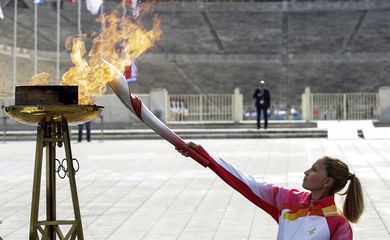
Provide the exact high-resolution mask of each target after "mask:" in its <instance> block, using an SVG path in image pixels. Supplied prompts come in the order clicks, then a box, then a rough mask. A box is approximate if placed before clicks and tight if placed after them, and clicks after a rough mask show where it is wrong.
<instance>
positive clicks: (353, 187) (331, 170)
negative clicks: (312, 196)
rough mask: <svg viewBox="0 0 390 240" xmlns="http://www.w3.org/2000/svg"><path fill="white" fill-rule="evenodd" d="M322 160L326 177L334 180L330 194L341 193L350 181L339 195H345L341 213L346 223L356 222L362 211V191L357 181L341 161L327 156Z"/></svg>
mask: <svg viewBox="0 0 390 240" xmlns="http://www.w3.org/2000/svg"><path fill="white" fill-rule="evenodd" d="M323 159H324V160H325V161H324V163H325V167H326V172H327V174H328V177H331V178H333V179H334V185H333V188H332V189H331V190H330V193H331V194H335V193H338V192H339V191H341V190H342V189H343V188H344V187H345V185H346V184H347V183H348V181H350V182H349V186H348V188H347V190H346V191H345V192H344V193H340V194H341V195H345V201H344V206H343V212H344V216H345V218H347V219H348V221H350V222H352V223H356V222H358V221H359V218H360V216H361V215H362V214H363V211H364V198H363V190H362V186H361V184H360V181H359V179H358V178H357V177H356V176H355V174H352V173H350V172H349V168H348V165H347V164H346V163H344V162H343V161H341V160H339V159H336V158H332V157H327V156H326V157H324V158H323Z"/></svg>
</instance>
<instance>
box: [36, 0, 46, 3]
mask: <svg viewBox="0 0 390 240" xmlns="http://www.w3.org/2000/svg"><path fill="white" fill-rule="evenodd" d="M34 3H35V4H44V3H45V0H34Z"/></svg>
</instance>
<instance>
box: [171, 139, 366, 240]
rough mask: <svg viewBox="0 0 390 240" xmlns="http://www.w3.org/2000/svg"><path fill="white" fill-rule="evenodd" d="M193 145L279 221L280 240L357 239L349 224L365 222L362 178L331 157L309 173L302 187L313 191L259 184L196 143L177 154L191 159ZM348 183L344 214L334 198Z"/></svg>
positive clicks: (229, 181)
mask: <svg viewBox="0 0 390 240" xmlns="http://www.w3.org/2000/svg"><path fill="white" fill-rule="evenodd" d="M189 147H191V148H193V149H195V151H197V152H198V153H200V154H201V155H203V156H205V157H207V160H209V164H208V166H207V167H209V168H210V169H211V170H213V171H214V172H215V173H216V174H217V175H218V176H219V177H220V178H221V179H222V180H224V181H225V182H226V183H227V184H229V185H230V186H231V187H233V188H234V189H235V190H237V191H238V192H240V193H241V194H242V195H243V196H244V197H246V198H247V199H248V200H250V201H251V202H252V203H254V204H255V205H257V206H258V207H260V208H262V209H263V210H264V211H266V212H267V213H268V214H270V215H271V216H272V217H273V218H274V219H275V221H276V222H277V223H278V224H279V230H278V238H277V239H278V240H282V239H288V240H293V239H294V240H295V239H296V240H302V239H313V240H314V239H315V240H322V239H331V240H352V238H353V237H352V229H351V226H350V224H349V222H352V223H356V222H357V221H358V220H359V218H360V216H361V215H362V213H363V210H364V199H363V193H362V188H361V185H360V181H359V179H358V178H357V177H356V176H355V174H352V173H350V172H349V168H348V166H347V165H346V164H345V163H344V162H342V161H340V160H338V159H335V158H331V157H323V158H320V159H318V160H317V161H316V162H315V163H314V164H313V166H312V167H311V168H310V169H308V170H307V171H305V173H304V174H305V177H304V179H303V183H302V187H303V188H304V189H306V190H308V191H309V192H306V191H299V190H296V189H288V188H284V187H280V186H277V185H274V184H271V183H263V182H258V181H256V180H255V179H254V178H253V177H252V176H249V175H246V174H244V173H242V172H241V171H240V170H238V169H237V168H235V167H234V166H232V165H231V164H229V163H227V162H226V161H224V160H223V159H221V158H219V157H214V156H211V155H209V154H208V153H207V152H206V151H205V150H204V149H203V148H202V147H201V146H199V145H196V144H194V143H192V142H190V143H188V144H187V145H186V146H185V148H184V149H177V150H178V151H179V152H180V153H182V154H183V155H184V156H188V155H189V153H188V148H189ZM347 183H349V185H348V188H347V190H346V192H344V193H342V195H346V197H345V202H344V207H343V211H340V210H339V209H338V208H337V206H336V204H335V202H334V194H336V193H338V192H339V191H341V190H342V189H343V188H344V187H345V186H346V185H347Z"/></svg>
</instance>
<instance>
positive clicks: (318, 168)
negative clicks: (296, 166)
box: [302, 158, 329, 192]
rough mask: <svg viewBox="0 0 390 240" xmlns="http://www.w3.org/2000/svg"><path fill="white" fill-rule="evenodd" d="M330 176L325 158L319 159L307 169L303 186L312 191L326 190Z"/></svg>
mask: <svg viewBox="0 0 390 240" xmlns="http://www.w3.org/2000/svg"><path fill="white" fill-rule="evenodd" d="M328 180H329V177H328V174H327V172H326V166H325V160H324V159H322V158H321V159H318V160H317V161H316V162H315V163H314V164H313V166H312V167H311V168H310V169H308V170H306V171H305V177H304V178H303V183H302V187H303V188H304V189H306V190H309V191H311V192H316V191H320V190H324V187H325V184H326V183H328Z"/></svg>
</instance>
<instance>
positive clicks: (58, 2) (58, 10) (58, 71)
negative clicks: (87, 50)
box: [56, 0, 61, 84]
mask: <svg viewBox="0 0 390 240" xmlns="http://www.w3.org/2000/svg"><path fill="white" fill-rule="evenodd" d="M60 4H61V0H57V75H56V77H57V84H59V82H60V20H61V19H60V11H61V10H60Z"/></svg>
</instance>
